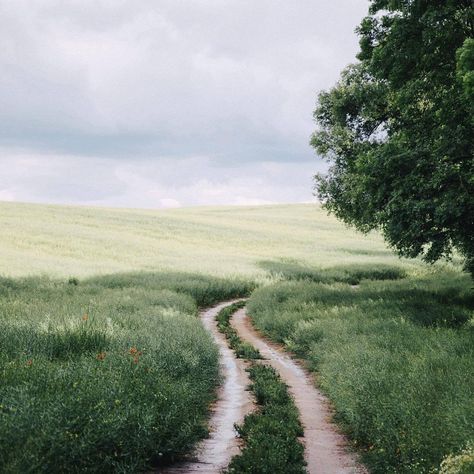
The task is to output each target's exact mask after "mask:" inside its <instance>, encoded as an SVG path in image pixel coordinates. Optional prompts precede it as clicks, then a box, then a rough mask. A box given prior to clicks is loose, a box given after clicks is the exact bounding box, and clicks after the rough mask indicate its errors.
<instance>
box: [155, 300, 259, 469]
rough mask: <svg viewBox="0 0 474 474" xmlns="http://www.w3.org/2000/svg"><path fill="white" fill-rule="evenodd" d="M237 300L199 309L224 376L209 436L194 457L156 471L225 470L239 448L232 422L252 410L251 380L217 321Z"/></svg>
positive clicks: (238, 421) (234, 422) (240, 421)
mask: <svg viewBox="0 0 474 474" xmlns="http://www.w3.org/2000/svg"><path fill="white" fill-rule="evenodd" d="M236 301H238V300H236ZM236 301H229V302H225V303H221V304H219V305H217V306H214V307H212V308H210V309H206V310H204V311H202V312H201V320H202V322H203V324H204V326H205V328H206V329H207V330H208V331H209V332H210V333H211V335H212V337H213V338H214V341H215V342H216V344H217V345H218V347H219V352H220V366H221V374H222V376H223V377H224V382H223V384H222V385H221V386H220V387H219V390H218V393H217V400H216V402H215V404H214V405H213V407H212V409H211V418H210V422H209V425H210V436H209V438H206V439H204V440H203V441H202V442H201V443H200V444H199V445H198V447H197V449H196V452H195V460H192V461H190V462H184V463H180V464H176V465H172V466H170V467H167V468H163V469H162V470H159V471H158V472H161V473H167V474H169V473H178V472H180V473H185V472H186V473H193V472H201V473H206V474H217V473H220V472H221V471H222V470H223V469H225V468H226V467H227V466H228V464H229V462H230V460H231V458H232V457H233V456H234V455H236V454H238V453H239V451H240V447H239V439H238V438H237V436H236V432H235V429H234V424H240V423H242V422H243V419H244V417H245V415H247V414H248V413H250V412H251V411H252V410H253V408H254V403H253V400H252V398H251V395H250V393H249V392H248V391H247V386H248V385H249V383H250V382H249V378H248V374H247V372H246V371H245V367H246V366H245V363H244V361H243V360H242V359H237V358H236V356H235V354H234V352H233V351H232V350H231V349H230V348H229V347H228V345H227V341H226V339H225V336H224V335H223V334H222V333H220V332H219V331H218V329H217V322H216V315H217V313H218V312H219V311H220V310H222V309H223V308H225V307H226V306H229V305H231V304H232V303H235V302H236Z"/></svg>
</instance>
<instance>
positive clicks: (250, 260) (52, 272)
mask: <svg viewBox="0 0 474 474" xmlns="http://www.w3.org/2000/svg"><path fill="white" fill-rule="evenodd" d="M0 229H1V232H0V275H4V276H25V275H38V274H47V275H49V276H53V277H54V276H57V277H64V276H66V277H67V276H78V277H84V276H88V275H95V274H105V273H115V272H123V271H131V270H145V271H148V270H149V271H160V270H176V271H187V272H201V273H206V274H213V275H222V276H224V275H246V276H258V275H263V274H264V271H263V270H262V269H260V268H259V266H258V262H259V261H262V260H280V259H295V260H298V261H299V262H304V263H305V264H308V265H315V266H321V267H328V266H332V265H339V264H345V263H387V264H397V263H398V264H401V263H403V265H407V266H409V267H411V268H412V269H413V268H414V266H415V264H413V263H410V262H407V261H404V262H402V261H401V260H400V259H399V258H398V257H397V256H395V255H394V254H393V253H392V252H391V251H390V250H389V249H387V247H386V246H385V244H384V243H383V240H382V238H381V237H380V236H379V235H377V234H372V235H369V236H364V235H362V234H359V233H356V232H355V231H353V230H351V229H348V228H347V227H345V226H344V225H343V224H341V223H340V222H338V221H337V220H336V219H335V218H334V217H331V216H327V215H326V213H325V211H324V210H322V209H321V208H320V207H319V206H318V205H315V204H297V205H275V206H257V207H214V208H187V209H172V210H159V211H152V210H140V209H103V208H87V207H71V206H52V205H34V204H19V203H6V202H1V203H0ZM419 265H420V263H419V262H418V263H416V266H417V267H418V268H419Z"/></svg>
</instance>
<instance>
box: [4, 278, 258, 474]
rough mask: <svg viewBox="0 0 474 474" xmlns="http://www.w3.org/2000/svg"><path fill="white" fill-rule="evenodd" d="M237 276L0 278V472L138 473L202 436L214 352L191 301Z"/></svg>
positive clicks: (234, 291) (240, 292)
mask: <svg viewBox="0 0 474 474" xmlns="http://www.w3.org/2000/svg"><path fill="white" fill-rule="evenodd" d="M251 288H252V286H251V285H249V284H247V283H245V282H243V281H236V280H234V281H231V280H221V279H216V278H205V277H200V276H196V275H189V274H188V275H178V274H175V273H173V274H171V273H170V274H163V273H162V274H138V273H137V274H133V275H115V276H107V277H103V278H94V279H89V280H85V281H80V280H75V279H71V280H69V282H61V281H58V280H50V279H47V278H28V279H20V280H14V279H0V325H1V328H2V330H1V331H0V471H1V472H6V473H26V472H35V473H36V472H112V471H113V472H137V471H140V470H145V469H147V468H148V467H150V466H151V465H153V464H157V463H165V462H169V461H172V460H174V459H176V458H179V457H180V456H182V455H183V454H185V453H187V452H189V450H190V449H191V448H192V446H193V445H194V444H195V443H196V441H197V440H198V439H200V438H202V437H203V436H205V435H206V432H207V428H206V417H207V412H208V406H209V403H210V402H211V401H212V400H213V397H214V390H215V387H216V384H217V383H218V382H219V375H218V352H217V349H216V347H215V345H214V343H213V342H212V339H211V337H210V336H209V334H208V333H207V332H206V331H205V330H204V328H203V327H202V325H201V323H200V321H199V320H198V319H197V317H196V315H197V309H198V307H200V306H205V305H208V304H212V303H214V302H216V301H220V300H221V299H222V298H226V297H229V298H230V297H238V296H244V295H246V294H248V293H249V291H250V290H251Z"/></svg>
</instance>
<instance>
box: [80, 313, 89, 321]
mask: <svg viewBox="0 0 474 474" xmlns="http://www.w3.org/2000/svg"><path fill="white" fill-rule="evenodd" d="M88 319H89V315H88V314H87V313H84V316H82V320H83V321H87V320H88Z"/></svg>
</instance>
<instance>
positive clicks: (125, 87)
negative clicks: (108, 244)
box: [0, 0, 368, 208]
mask: <svg viewBox="0 0 474 474" xmlns="http://www.w3.org/2000/svg"><path fill="white" fill-rule="evenodd" d="M367 7H368V2H367V0H294V1H289V0H0V70H1V74H0V166H1V171H0V200H14V201H30V202H50V203H70V204H94V205H105V206H126V207H152V208H154V207H173V206H180V205H182V206H185V205H186V206H187V205H204V204H205V205H214V204H258V203H274V202H304V201H310V200H311V199H312V189H311V188H312V182H311V176H312V175H313V174H314V172H315V171H317V170H319V169H323V167H324V163H323V162H322V161H321V160H320V159H318V158H317V157H316V156H315V154H314V152H313V151H312V149H311V148H310V147H309V145H308V141H309V136H310V134H311V132H312V130H313V128H314V123H313V121H312V110H313V109H314V105H315V100H316V96H317V93H318V91H319V90H321V89H324V88H328V87H330V86H331V85H332V84H333V83H334V82H335V81H336V80H337V78H338V75H339V72H340V71H341V69H342V68H343V67H344V66H345V65H346V64H348V63H349V62H352V61H354V57H355V53H356V51H357V46H358V43H357V37H356V35H355V34H354V28H355V27H356V26H357V24H358V23H359V21H360V19H361V18H362V17H363V16H364V15H365V14H366V11H367Z"/></svg>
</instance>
